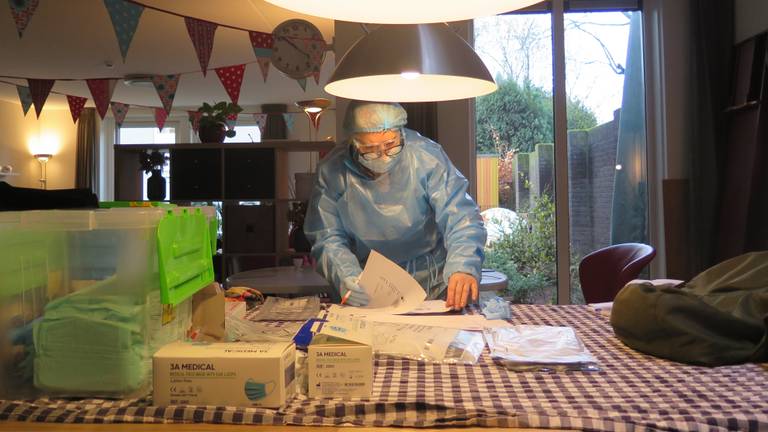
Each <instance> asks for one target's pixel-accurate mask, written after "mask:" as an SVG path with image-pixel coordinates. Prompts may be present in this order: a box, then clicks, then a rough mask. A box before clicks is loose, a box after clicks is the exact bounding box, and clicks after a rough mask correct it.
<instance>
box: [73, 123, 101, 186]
mask: <svg viewBox="0 0 768 432" xmlns="http://www.w3.org/2000/svg"><path fill="white" fill-rule="evenodd" d="M96 136H97V131H96V109H95V108H85V109H83V112H82V113H81V114H80V119H79V120H78V121H77V154H76V156H75V158H76V161H75V162H76V163H75V188H77V189H90V190H91V191H92V192H95V191H96V190H97V185H96V179H97V178H98V172H97V165H96V141H97V139H96Z"/></svg>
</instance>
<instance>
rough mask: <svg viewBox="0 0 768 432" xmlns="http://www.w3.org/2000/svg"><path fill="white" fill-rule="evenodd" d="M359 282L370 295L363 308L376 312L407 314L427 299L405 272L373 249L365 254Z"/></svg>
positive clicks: (425, 294) (419, 287)
mask: <svg viewBox="0 0 768 432" xmlns="http://www.w3.org/2000/svg"><path fill="white" fill-rule="evenodd" d="M359 284H360V286H361V287H362V288H363V289H364V290H365V292H366V293H367V294H368V298H369V302H368V305H367V306H366V307H365V308H363V309H366V310H376V311H377V312H379V313H388V314H397V313H407V312H409V311H411V310H413V309H416V308H417V307H418V306H419V305H421V303H422V302H424V299H425V298H427V293H425V292H424V290H423V289H422V288H421V285H419V283H418V282H416V280H415V279H414V278H412V277H411V275H410V274H408V272H406V271H405V270H403V269H402V268H400V266H398V265H397V264H395V263H394V262H392V261H390V260H388V259H387V258H386V257H385V256H384V255H382V254H380V253H378V252H376V251H371V254H370V255H368V261H367V262H366V263H365V268H364V269H363V273H361V274H360V282H359Z"/></svg>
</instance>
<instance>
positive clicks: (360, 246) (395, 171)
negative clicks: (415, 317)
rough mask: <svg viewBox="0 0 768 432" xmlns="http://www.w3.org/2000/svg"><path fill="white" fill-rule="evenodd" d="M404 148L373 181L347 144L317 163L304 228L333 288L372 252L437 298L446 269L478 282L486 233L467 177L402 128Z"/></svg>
mask: <svg viewBox="0 0 768 432" xmlns="http://www.w3.org/2000/svg"><path fill="white" fill-rule="evenodd" d="M404 140H405V141H404V144H405V145H404V147H403V151H402V152H401V153H400V154H399V155H398V156H397V157H395V159H394V161H393V164H394V165H393V166H392V168H391V169H390V170H389V172H388V173H385V174H382V175H381V176H379V177H377V178H375V179H373V178H371V177H370V176H368V175H367V174H366V173H364V171H363V170H362V169H361V167H360V165H359V164H358V163H357V162H356V161H355V160H353V157H354V156H353V155H354V154H355V153H354V151H353V150H351V147H350V146H349V145H348V144H345V145H342V146H338V147H336V148H335V149H333V150H332V151H331V152H330V153H329V154H328V155H327V156H326V157H325V159H323V161H322V162H321V163H320V166H319V168H318V180H317V183H316V185H315V189H314V191H313V194H312V198H311V200H310V203H309V208H308V210H307V217H306V222H305V223H304V232H305V233H306V235H307V238H308V239H309V240H310V242H311V243H312V255H313V257H314V258H315V259H316V260H317V262H318V270H319V272H320V273H321V274H323V276H325V278H326V279H327V280H328V282H330V283H331V284H333V286H335V287H337V288H338V287H339V286H341V282H342V281H343V280H344V279H345V278H346V277H349V276H359V274H360V273H361V272H362V266H364V265H365V261H366V259H367V258H368V254H369V253H370V251H371V250H372V249H373V250H376V251H378V252H379V253H381V254H383V255H384V256H386V257H387V258H389V259H390V260H392V261H394V262H396V263H398V265H400V266H401V267H402V268H404V269H405V270H406V271H408V272H409V273H410V274H411V275H412V276H413V277H414V278H415V279H416V280H417V281H418V282H419V283H420V284H421V286H422V287H423V288H424V290H425V291H426V292H427V295H428V298H431V299H434V298H438V297H440V295H441V294H442V292H443V291H444V289H445V287H446V286H447V281H448V278H449V277H450V275H452V274H453V273H455V272H464V273H468V274H471V275H473V276H474V277H475V278H477V280H478V281H480V275H481V267H482V263H483V246H484V245H485V238H486V232H485V227H484V226H483V220H482V218H481V216H480V213H479V210H478V208H477V205H476V204H475V202H474V201H473V200H472V198H470V196H469V195H468V194H467V187H468V182H467V179H466V178H464V176H462V175H461V173H460V172H459V171H458V170H457V169H456V168H455V167H454V166H453V164H452V163H451V161H450V160H449V159H448V156H447V155H446V154H445V152H444V151H443V149H442V147H440V145H439V144H437V143H435V142H433V141H431V140H429V139H427V138H424V137H422V136H421V135H419V134H418V133H417V132H414V131H411V130H408V129H405V136H404Z"/></svg>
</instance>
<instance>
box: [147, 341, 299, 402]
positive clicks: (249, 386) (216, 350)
mask: <svg viewBox="0 0 768 432" xmlns="http://www.w3.org/2000/svg"><path fill="white" fill-rule="evenodd" d="M295 360H296V346H295V345H294V344H293V342H254V343H234V342H232V343H199V342H197V343H195V342H177V343H172V344H168V345H166V346H164V347H163V348H161V349H160V350H159V351H158V352H157V353H155V355H154V357H153V369H154V404H155V405H158V406H165V405H225V406H238V407H264V408H280V407H282V406H285V404H286V403H287V402H288V401H289V400H290V399H291V398H293V396H294V395H295V394H296V380H295V379H294V378H295V375H296V366H295Z"/></svg>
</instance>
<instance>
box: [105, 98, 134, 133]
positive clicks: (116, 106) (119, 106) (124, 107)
mask: <svg viewBox="0 0 768 432" xmlns="http://www.w3.org/2000/svg"><path fill="white" fill-rule="evenodd" d="M109 105H110V106H111V107H112V115H113V116H114V117H115V125H117V127H122V126H123V120H125V115H126V114H128V108H130V107H131V106H130V105H128V104H124V103H120V102H110V104H109Z"/></svg>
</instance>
